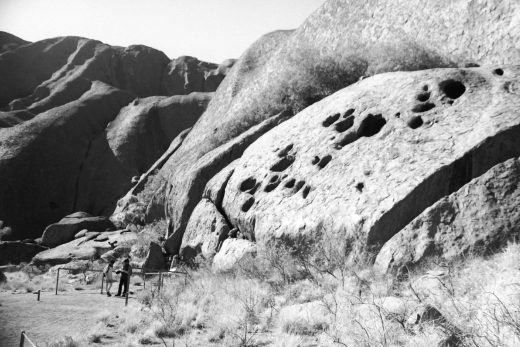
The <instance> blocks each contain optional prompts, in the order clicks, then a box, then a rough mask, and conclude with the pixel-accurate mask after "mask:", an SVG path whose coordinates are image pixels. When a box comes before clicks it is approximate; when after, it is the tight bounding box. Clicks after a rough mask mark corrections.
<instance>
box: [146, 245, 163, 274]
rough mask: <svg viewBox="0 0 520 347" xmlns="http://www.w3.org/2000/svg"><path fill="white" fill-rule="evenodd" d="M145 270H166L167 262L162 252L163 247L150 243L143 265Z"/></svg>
mask: <svg viewBox="0 0 520 347" xmlns="http://www.w3.org/2000/svg"><path fill="white" fill-rule="evenodd" d="M143 269H145V270H162V269H166V262H165V261H164V256H163V252H162V247H161V246H160V245H159V244H158V243H155V242H150V249H149V250H148V254H147V255H146V258H145V261H144V263H143Z"/></svg>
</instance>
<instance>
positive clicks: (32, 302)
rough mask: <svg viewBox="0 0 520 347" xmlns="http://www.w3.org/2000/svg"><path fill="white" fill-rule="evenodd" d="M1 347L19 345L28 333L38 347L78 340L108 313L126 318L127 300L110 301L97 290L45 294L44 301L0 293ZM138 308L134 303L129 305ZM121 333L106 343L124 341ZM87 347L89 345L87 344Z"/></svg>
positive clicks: (33, 297) (108, 338) (113, 335)
mask: <svg viewBox="0 0 520 347" xmlns="http://www.w3.org/2000/svg"><path fill="white" fill-rule="evenodd" d="M0 305H1V306H0V346H2V347H4V346H5V347H11V346H17V345H18V342H19V339H20V332H21V331H22V330H25V331H26V332H27V334H28V335H29V336H30V338H31V339H32V340H33V342H35V343H37V344H38V346H46V345H47V344H52V343H53V342H55V341H57V340H59V339H61V338H62V337H64V336H71V337H73V338H74V339H76V340H78V341H79V340H81V338H83V337H85V338H86V337H87V336H86V333H87V332H89V331H91V330H92V327H95V326H96V324H97V323H98V320H99V319H100V318H99V317H102V316H103V315H105V314H106V312H111V313H113V314H115V315H118V314H119V315H123V314H124V312H125V307H124V300H123V299H120V298H114V297H111V298H108V297H107V296H105V295H101V294H99V291H97V290H85V291H77V292H72V291H71V292H60V293H59V294H58V295H54V292H49V291H46V292H43V293H42V294H41V301H40V302H37V301H36V295H35V294H32V293H24V294H22V293H19V294H12V293H10V292H2V293H0ZM134 305H135V301H134V300H131V301H130V304H129V306H130V307H132V306H134ZM121 338H122V337H121V336H120V335H118V334H111V335H107V336H106V337H105V338H104V339H105V340H107V342H110V341H113V342H116V341H118V340H121ZM84 344H87V343H86V342H84Z"/></svg>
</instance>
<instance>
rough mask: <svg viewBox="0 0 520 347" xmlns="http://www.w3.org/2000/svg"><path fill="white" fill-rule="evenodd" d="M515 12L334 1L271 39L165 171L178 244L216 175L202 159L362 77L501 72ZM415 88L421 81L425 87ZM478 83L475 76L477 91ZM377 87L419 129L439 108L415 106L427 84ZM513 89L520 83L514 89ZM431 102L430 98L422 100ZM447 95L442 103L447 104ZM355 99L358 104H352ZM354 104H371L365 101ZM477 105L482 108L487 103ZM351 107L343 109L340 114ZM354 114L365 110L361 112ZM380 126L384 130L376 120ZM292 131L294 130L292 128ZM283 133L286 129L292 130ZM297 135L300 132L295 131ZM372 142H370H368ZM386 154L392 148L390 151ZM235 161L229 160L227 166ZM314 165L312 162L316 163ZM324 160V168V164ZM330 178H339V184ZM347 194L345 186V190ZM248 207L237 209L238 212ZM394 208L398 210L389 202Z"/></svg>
mask: <svg viewBox="0 0 520 347" xmlns="http://www.w3.org/2000/svg"><path fill="white" fill-rule="evenodd" d="M518 13H519V8H518V7H517V6H516V3H515V2H514V1H511V0H508V1H482V2H468V1H465V0H457V1H448V0H442V1H434V0H431V1H420V0H413V1H409V0H398V1H392V2H388V1H382V0H373V1H370V2H368V3H366V2H356V1H347V0H330V1H327V2H325V3H324V5H323V6H322V7H321V8H320V9H319V10H317V11H315V12H314V13H313V14H312V15H311V16H310V17H309V18H308V19H307V20H306V21H305V22H304V23H303V24H302V25H301V26H300V27H299V28H298V29H297V30H295V31H278V32H274V33H270V34H268V35H265V36H264V37H262V38H261V39H260V40H258V41H257V42H255V43H254V44H253V45H252V46H251V47H250V48H249V49H248V50H247V51H246V52H245V53H244V54H243V55H242V57H241V58H240V59H239V60H238V61H237V62H236V63H235V65H234V66H233V68H232V69H231V71H230V73H229V74H228V76H227V78H226V79H225V80H224V81H223V83H222V84H221V85H220V86H219V89H218V91H217V93H216V95H215V97H214V98H213V99H212V102H211V103H210V104H209V105H208V109H207V110H206V112H205V114H204V115H203V116H202V117H201V118H200V120H199V121H198V122H197V124H196V125H195V126H194V127H193V129H192V130H191V132H190V134H189V135H188V136H187V137H186V139H185V141H184V142H183V144H182V146H181V148H179V150H177V151H176V152H175V153H174V154H173V155H172V156H171V157H170V158H169V160H168V163H167V164H165V165H164V166H163V168H162V170H161V174H162V175H163V177H164V178H165V179H168V181H169V187H167V188H166V190H165V191H166V193H167V194H168V205H169V206H168V209H169V211H170V212H169V215H170V216H171V217H173V219H174V224H175V227H176V230H177V231H176V233H175V234H180V235H177V238H181V237H182V234H183V232H184V230H185V227H186V226H187V223H188V220H189V217H190V215H191V212H192V211H193V209H194V208H195V206H196V205H197V203H198V201H199V200H200V198H201V196H202V194H201V193H202V192H201V189H202V187H204V186H205V184H206V183H207V182H208V180H209V179H211V177H212V176H213V175H214V173H213V172H211V170H208V171H209V172H208V171H206V172H204V174H202V173H201V172H200V170H194V169H193V168H196V167H200V162H201V161H202V160H203V159H202V158H204V156H205V155H207V154H208V153H210V152H211V151H214V150H215V149H216V148H218V147H220V146H223V145H224V144H226V143H228V142H230V141H232V140H233V139H235V138H236V137H237V136H239V135H240V134H242V133H243V132H245V131H247V129H250V128H251V127H252V126H254V125H257V124H259V123H260V122H262V121H264V120H265V119H267V118H270V117H272V116H274V115H276V114H278V112H280V111H281V110H282V109H283V108H285V107H291V108H293V109H294V110H295V111H299V110H300V109H302V108H304V107H306V106H307V105H309V104H312V103H313V102H315V101H317V100H319V99H320V98H323V97H324V96H326V95H329V94H331V93H333V92H334V91H336V90H339V89H341V88H343V87H345V86H347V85H349V84H352V83H355V82H357V81H358V80H359V79H360V78H361V77H367V76H371V75H376V74H379V73H382V72H387V71H395V70H423V69H427V68H435V67H457V66H466V65H468V64H472V66H475V64H478V65H481V66H483V65H489V66H490V65H496V68H502V67H503V65H504V64H514V63H517V61H518V42H520V40H519V39H520V27H519V26H518V25H515V23H516V18H517V16H518ZM490 70H491V68H490ZM497 71H499V70H497ZM507 75H508V73H507V72H506V73H505V74H504V77H505V78H507ZM496 77H497V83H495V84H494V85H495V86H497V88H499V89H500V88H502V87H498V85H499V82H498V80H499V79H500V78H502V77H500V76H498V75H497V76H496ZM373 81H375V80H373ZM424 82H426V80H425V81H424ZM432 82H434V81H432ZM417 83H418V84H420V83H419V81H417ZM478 83H479V82H478V81H477V80H474V85H477V84H478ZM425 84H426V83H425ZM434 84H436V83H435V82H434ZM362 85H365V86H366V84H362ZM378 85H379V87H378V88H382V89H383V90H388V91H392V92H394V93H395V94H396V96H397V94H399V95H400V97H399V98H396V99H395V102H396V103H395V104H393V106H394V107H392V110H393V109H397V108H398V107H397V106H398V105H399V103H403V104H406V105H409V106H410V109H409V110H410V111H411V109H412V108H415V111H416V112H415V113H416V114H415V116H416V117H414V116H412V115H411V114H410V113H408V115H407V116H406V117H405V118H406V119H405V120H406V121H409V122H410V125H411V126H413V127H416V126H419V123H421V119H420V118H418V117H419V116H422V115H423V113H424V112H426V111H427V110H426V109H427V108H431V107H432V105H433V104H432V103H430V102H424V103H422V104H421V105H416V104H419V103H420V102H419V101H417V102H415V101H412V100H413V99H414V98H415V97H416V96H418V95H419V94H420V93H421V91H420V88H421V87H422V86H423V85H417V86H416V87H414V88H415V89H414V90H408V92H407V93H402V92H400V88H401V84H400V83H399V85H394V84H392V82H388V84H387V83H381V84H378ZM514 85H515V83H513V84H512V86H514ZM356 87H357V86H356ZM359 87H360V88H363V87H361V86H359ZM502 89H503V88H502ZM509 89H511V90H514V89H515V88H514V87H513V88H509ZM438 90H439V89H438V88H437V87H436V88H435V91H434V92H435V93H438ZM468 90H469V89H468ZM486 90H487V91H490V89H486ZM424 92H427V91H424ZM405 94H406V95H405ZM424 94H426V93H424ZM468 94H470V93H468ZM432 96H433V98H436V97H437V96H436V95H433V94H432ZM424 97H425V95H423V96H421V98H424ZM397 99H399V100H397ZM448 99H449V98H448ZM448 99H446V100H445V101H446V102H447V101H449V100H448ZM436 100H437V101H436V104H435V105H436V107H437V108H436V109H435V110H434V111H433V112H435V111H437V110H438V109H439V106H440V103H439V102H440V101H441V100H440V99H436ZM351 101H352V103H354V99H351ZM377 102H378V100H377V98H374V99H373V102H372V103H371V105H370V108H371V109H372V111H373V112H378V113H374V115H377V114H379V113H384V118H385V119H389V118H391V117H393V115H394V114H395V113H397V112H398V111H397V110H395V112H394V113H392V114H391V113H390V112H389V111H390V109H389V107H388V104H387V103H384V105H381V108H379V109H377V110H376V105H377ZM455 102H456V103H458V101H455ZM497 102H498V101H497ZM412 104H413V105H412ZM458 104H460V103H458ZM356 105H357V106H367V107H368V106H369V105H361V104H359V103H356ZM480 105H481V106H482V107H483V108H485V107H487V106H488V105H489V104H485V103H480ZM496 106H497V107H499V106H498V105H496ZM345 107H346V105H345ZM493 107H494V106H493ZM346 109H347V108H345V109H341V112H342V113H343V112H344V111H346ZM331 111H332V110H331ZM338 111H339V110H338ZM357 111H358V112H361V111H363V112H364V111H365V110H361V109H360V108H359V107H358V108H357ZM366 111H367V112H370V110H366ZM430 113H431V112H430ZM332 115H333V114H332V113H331V114H329V115H327V116H332ZM358 117H359V113H357V114H356V119H357V118H358ZM374 121H375V123H376V124H377V119H374ZM368 122H369V121H368ZM347 125H348V123H342V125H338V131H341V129H342V128H343V127H346V126H347ZM291 126H293V127H294V126H295V124H294V122H293V123H291ZM297 128H298V131H301V130H302V127H297ZM423 128H424V127H423ZM284 129H285V130H287V127H284ZM419 132H420V130H419ZM291 134H292V136H295V137H299V136H300V135H298V133H296V132H294V133H291ZM330 136H332V134H330ZM336 137H338V139H336V141H339V137H341V139H342V140H343V141H346V142H348V139H344V138H343V136H342V135H341V134H338V133H336ZM287 139H288V137H287ZM442 139H445V140H444V141H449V140H447V139H446V137H443V136H440V137H439V141H443V140H442ZM365 141H368V139H366V140H364V141H361V142H365ZM286 145H288V143H287V144H286ZM316 145H317V144H316V143H315V142H313V144H312V146H314V148H316V150H317V149H318V147H316ZM398 146H399V144H397V145H392V146H391V148H392V149H393V148H398ZM309 147H311V146H310V145H309ZM273 149H274V148H273ZM320 149H322V148H321V147H320ZM386 149H387V150H390V147H387V148H386ZM309 154H310V153H309ZM329 154H330V155H332V153H329V152H328V151H325V152H324V153H316V155H317V156H319V157H320V159H321V158H322V157H326V156H327V155H329ZM313 156H314V155H313ZM235 158H236V157H233V158H230V159H228V161H227V162H228V163H229V162H231V161H232V160H234V159H235ZM220 160H221V161H222V160H224V159H220ZM308 160H312V157H311V158H309V159H308ZM358 161H359V160H358ZM273 164H274V163H273ZM324 164H325V162H322V164H321V165H324ZM373 165H375V162H373ZM316 168H317V167H316ZM282 175H283V174H282ZM233 176H234V175H233ZM245 178H247V177H244V179H245ZM360 178H361V177H360ZM329 179H330V180H331V181H334V179H335V178H330V177H329ZM358 183H359V184H361V183H363V182H355V183H354V186H356V185H357V184H358ZM308 189H312V188H310V187H309V188H308ZM343 189H345V186H342V187H341V190H343ZM348 189H349V188H348ZM359 189H363V187H362V185H359ZM302 191H303V189H302ZM355 191H356V190H354V192H355ZM162 193H164V192H162ZM310 193H311V194H312V192H310ZM355 194H357V193H355ZM310 199H312V198H310ZM244 202H245V201H244ZM244 202H237V203H239V205H240V206H241V205H242V203H244ZM388 204H390V205H392V204H391V203H390V202H388ZM419 205H420V204H419ZM328 207H330V206H328ZM389 207H390V206H389ZM421 207H422V206H421ZM338 213H340V212H339V211H338ZM347 213H350V212H347ZM304 215H305V216H306V218H307V219H309V218H310V217H308V216H309V215H308V214H307V213H305V214H304V213H302V214H301V215H298V216H294V217H295V218H290V217H289V216H288V218H287V219H292V221H290V223H293V224H294V223H295V221H297V220H298V219H300V217H301V216H304ZM316 215H319V213H317V214H316ZM317 219H320V218H317ZM348 219H350V218H348ZM406 219H407V218H404V219H403V221H404V220H406ZM273 222H274V224H273V225H272V226H271V227H272V228H273V229H276V228H278V225H277V221H273ZM309 222H311V221H309ZM303 223H305V222H303ZM339 223H340V224H341V223H342V222H339ZM266 227H267V226H266ZM172 251H175V250H172Z"/></svg>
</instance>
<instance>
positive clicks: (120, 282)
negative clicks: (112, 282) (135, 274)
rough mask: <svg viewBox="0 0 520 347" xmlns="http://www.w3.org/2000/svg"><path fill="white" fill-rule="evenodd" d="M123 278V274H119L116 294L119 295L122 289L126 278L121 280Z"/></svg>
mask: <svg viewBox="0 0 520 347" xmlns="http://www.w3.org/2000/svg"><path fill="white" fill-rule="evenodd" d="M123 279H124V277H123V276H121V278H120V279H119V289H118V290H117V294H116V296H121V289H123V285H124V283H125V282H126V280H123Z"/></svg>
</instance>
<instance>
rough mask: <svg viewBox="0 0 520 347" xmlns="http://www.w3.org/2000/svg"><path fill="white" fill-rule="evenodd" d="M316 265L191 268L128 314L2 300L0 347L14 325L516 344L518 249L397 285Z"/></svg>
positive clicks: (141, 341) (162, 339)
mask: <svg viewBox="0 0 520 347" xmlns="http://www.w3.org/2000/svg"><path fill="white" fill-rule="evenodd" d="M327 254H329V255H332V254H336V255H335V256H334V257H328V256H327ZM320 259H321V262H320V263H316V262H313V260H312V259H310V258H307V257H298V256H297V257H296V258H295V257H293V256H291V255H290V254H288V253H285V254H284V252H281V251H280V250H277V251H276V252H271V253H264V254H262V253H260V254H259V255H257V257H256V258H254V259H249V260H245V261H243V262H242V263H241V265H240V267H238V268H237V269H235V270H234V271H231V272H229V273H226V274H215V273H213V272H212V271H211V270H210V269H209V268H208V267H206V266H204V264H199V268H198V269H197V270H192V271H191V276H190V279H189V280H188V281H187V282H186V283H185V282H184V280H183V279H181V278H171V279H168V280H166V281H165V285H164V288H163V290H162V291H161V292H160V293H159V292H158V291H157V289H156V288H153V287H152V288H150V286H149V285H148V283H149V282H148V281H147V290H140V291H138V292H137V293H136V295H135V298H133V299H132V300H131V306H130V307H128V308H126V309H125V308H124V306H123V302H122V300H121V299H117V298H107V297H106V296H101V295H100V294H98V289H86V290H81V291H78V290H77V288H76V290H75V291H65V292H61V293H59V295H58V296H54V295H53V294H52V292H51V293H49V292H45V293H44V295H43V296H42V302H40V303H37V302H36V298H35V295H34V294H11V293H1V294H0V303H1V305H2V306H0V329H1V335H2V336H3V339H2V343H3V344H2V346H4V345H5V346H13V345H16V343H17V339H18V335H19V333H20V330H22V329H24V330H26V331H27V332H28V333H29V335H30V336H32V337H34V339H35V340H36V341H37V342H40V346H45V342H51V341H52V342H51V343H50V344H49V346H52V347H57V346H60V347H70V346H84V345H104V346H107V345H111V346H128V347H129V346H140V345H157V346H177V347H178V346H186V347H187V346H191V347H194V346H242V347H245V346H279V347H282V346H283V347H296V346H302V347H303V346H417V347H419V346H421V347H423V346H443V347H449V346H475V347H476V346H478V347H480V346H490V347H494V346H520V245H518V244H510V245H509V246H508V247H506V248H505V249H504V250H503V251H501V252H499V253H497V254H495V255H493V256H489V257H466V258H462V259H459V260H457V261H455V262H451V263H448V262H445V261H432V262H430V263H429V264H425V265H424V266H423V267H422V268H420V269H415V270H413V271H412V272H410V273H408V275H406V276H405V277H404V278H402V279H400V280H396V279H395V278H394V277H390V276H382V275H378V274H376V273H374V272H373V271H372V270H371V267H370V265H367V264H358V265H355V264H354V265H352V264H351V265H350V266H348V267H346V266H344V265H343V266H338V264H345V263H344V262H343V261H344V259H341V256H340V254H339V253H335V252H328V251H327V252H325V251H324V252H322V253H321V255H320ZM324 259H325V260H326V259H329V260H330V261H333V262H329V263H327V261H324ZM150 289H151V290H150ZM63 336H71V337H72V338H69V339H68V340H65V339H63ZM42 342H43V343H42Z"/></svg>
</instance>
